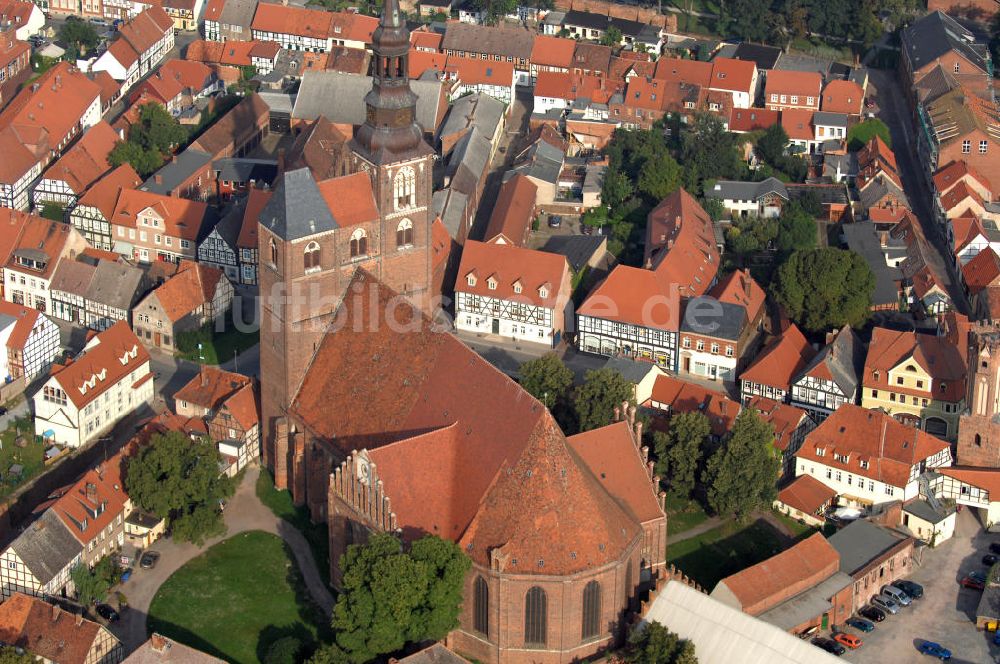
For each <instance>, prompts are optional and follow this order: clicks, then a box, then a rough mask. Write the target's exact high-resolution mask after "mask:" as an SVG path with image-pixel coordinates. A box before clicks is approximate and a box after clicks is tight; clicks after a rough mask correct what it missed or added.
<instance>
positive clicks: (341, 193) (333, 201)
mask: <svg viewBox="0 0 1000 664" xmlns="http://www.w3.org/2000/svg"><path fill="white" fill-rule="evenodd" d="M317 186H318V187H319V193H320V195H321V196H323V200H325V201H326V204H327V205H328V206H329V207H330V209H331V210H333V211H334V214H335V217H336V220H337V224H338V225H340V227H341V228H344V227H347V226H354V225H355V224H361V223H365V222H367V221H374V220H376V219H378V218H379V217H378V207H377V206H376V205H375V194H374V193H373V192H372V181H371V178H369V177H368V175H367V174H366V173H354V174H353V175H344V176H341V177H339V178H330V179H329V180H323V181H322V182H318V183H317Z"/></svg>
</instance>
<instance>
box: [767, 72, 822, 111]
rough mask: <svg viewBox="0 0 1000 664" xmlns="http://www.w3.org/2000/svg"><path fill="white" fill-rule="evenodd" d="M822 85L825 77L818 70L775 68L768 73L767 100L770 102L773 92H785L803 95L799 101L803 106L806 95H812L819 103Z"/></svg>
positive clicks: (784, 93) (785, 93) (786, 93)
mask: <svg viewBox="0 0 1000 664" xmlns="http://www.w3.org/2000/svg"><path fill="white" fill-rule="evenodd" d="M822 87H823V77H822V76H820V75H819V74H818V73H817V72H814V71H788V70H782V69H774V70H772V71H769V72H768V73H767V86H766V94H767V102H768V103H770V100H771V95H772V94H783V95H798V96H800V97H802V99H800V100H799V103H800V104H802V105H803V106H804V105H805V104H806V99H805V97H812V98H813V99H814V101H815V102H816V103H817V105H818V103H819V96H820V90H821V89H822Z"/></svg>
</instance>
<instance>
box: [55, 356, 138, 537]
mask: <svg viewBox="0 0 1000 664" xmlns="http://www.w3.org/2000/svg"><path fill="white" fill-rule="evenodd" d="M146 375H147V376H149V377H150V378H152V377H153V374H151V373H150V374H146ZM122 465H123V461H122V456H121V454H120V453H119V454H116V455H115V456H113V457H111V458H110V459H108V460H107V461H105V462H104V463H102V464H100V465H98V466H97V467H96V468H91V469H90V470H88V471H87V472H86V473H84V475H83V477H81V478H80V479H79V480H78V481H77V483H76V484H74V485H73V487H72V488H71V489H70V490H69V491H67V492H66V493H65V494H64V495H63V496H62V497H61V498H59V500H57V501H56V502H55V504H54V505H52V508H51V509H53V510H54V511H55V514H56V516H58V517H59V518H60V519H62V521H63V523H65V524H66V529H67V530H69V531H70V532H71V533H72V534H73V537H75V538H76V539H77V541H79V542H80V544H83V545H84V546H86V545H87V544H88V543H89V542H90V541H91V540H94V539H95V538H97V537H99V536H100V535H101V531H103V530H104V529H105V528H107V527H108V526H109V525H111V523H112V522H113V521H114V520H115V519H116V518H117V517H118V516H120V515H121V516H125V514H124V512H125V504H126V503H127V502H129V498H128V496H127V495H126V494H125V487H124V483H123V482H122Z"/></svg>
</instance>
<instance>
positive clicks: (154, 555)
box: [139, 551, 160, 569]
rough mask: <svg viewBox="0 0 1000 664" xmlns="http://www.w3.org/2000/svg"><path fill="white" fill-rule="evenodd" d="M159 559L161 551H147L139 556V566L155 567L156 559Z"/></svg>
mask: <svg viewBox="0 0 1000 664" xmlns="http://www.w3.org/2000/svg"><path fill="white" fill-rule="evenodd" d="M159 559H160V552H159V551H146V552H144V553H143V554H142V555H141V556H140V557H139V567H141V568H142V569H153V568H154V567H156V561H158V560H159Z"/></svg>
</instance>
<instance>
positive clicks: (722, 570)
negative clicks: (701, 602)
mask: <svg viewBox="0 0 1000 664" xmlns="http://www.w3.org/2000/svg"><path fill="white" fill-rule="evenodd" d="M782 541H783V539H782V536H781V534H780V533H778V532H777V531H776V530H775V529H774V528H773V527H772V526H771V525H770V524H768V523H767V522H766V521H762V520H758V521H754V522H752V523H750V524H749V525H746V526H741V525H739V524H738V523H736V522H735V521H727V522H726V523H724V524H722V525H721V526H719V527H717V528H713V529H712V530H709V531H708V532H705V533H702V534H701V535H698V536H697V537H692V538H691V539H686V540H683V541H680V542H677V543H676V544H674V545H671V544H670V537H669V536H668V537H667V562H668V563H673V565H675V566H676V567H677V568H678V569H680V570H681V571H683V572H684V573H685V574H687V575H688V576H689V577H691V578H692V579H694V580H695V581H697V582H698V583H699V584H701V586H702V588H704V589H705V590H706V591H708V592H711V591H712V589H713V588H715V584H716V583H718V582H719V580H720V579H722V578H724V577H727V576H729V575H730V574H735V573H736V572H739V571H740V570H742V569H746V568H747V567H750V566H751V565H756V564H757V563H759V562H760V561H762V560H764V559H766V558H770V557H771V556H773V555H774V554H776V553H779V552H780V551H781V550H782V549H783V548H784V547H783V544H782Z"/></svg>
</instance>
